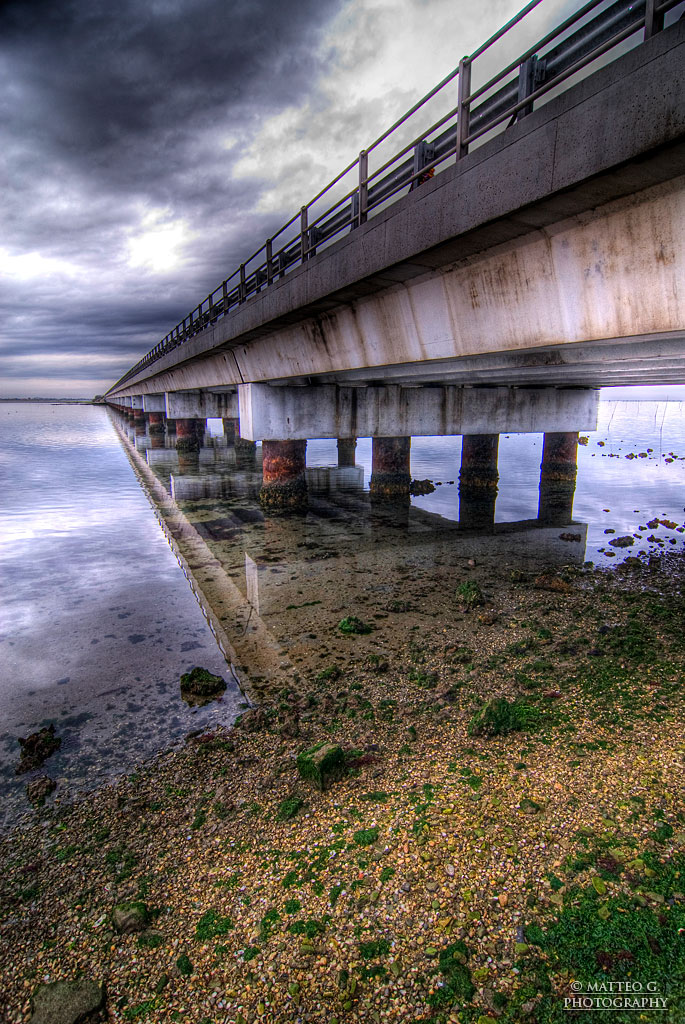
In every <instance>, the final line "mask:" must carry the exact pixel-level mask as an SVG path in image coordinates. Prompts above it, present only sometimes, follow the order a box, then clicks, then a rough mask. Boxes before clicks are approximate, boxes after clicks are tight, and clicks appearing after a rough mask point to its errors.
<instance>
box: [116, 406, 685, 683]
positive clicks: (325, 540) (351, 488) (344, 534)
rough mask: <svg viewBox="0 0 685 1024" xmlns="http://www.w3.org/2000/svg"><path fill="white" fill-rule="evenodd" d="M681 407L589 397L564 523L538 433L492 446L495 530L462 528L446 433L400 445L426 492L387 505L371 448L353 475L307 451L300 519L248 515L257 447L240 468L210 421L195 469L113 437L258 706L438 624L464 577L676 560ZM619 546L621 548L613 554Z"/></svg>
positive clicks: (492, 589) (326, 445) (254, 511)
mask: <svg viewBox="0 0 685 1024" xmlns="http://www.w3.org/2000/svg"><path fill="white" fill-rule="evenodd" d="M682 412H683V409H682V405H681V404H680V403H678V402H671V403H665V402H660V403H649V402H639V403H634V402H632V403H631V402H602V403H601V404H600V413H599V419H598V427H597V430H596V431H594V432H592V433H589V434H585V435H582V436H581V443H580V444H579V446H578V477H577V486H576V490H575V500H574V507H573V513H572V515H568V517H567V520H563V521H555V524H554V525H549V524H545V523H544V522H541V521H539V520H538V519H537V516H538V501H539V479H540V461H541V453H542V445H543V435H542V434H518V435H515V434H512V435H502V436H501V437H500V444H499V472H500V479H499V491H498V495H497V501H496V507H495V515H494V522H493V523H490V525H489V526H488V525H486V526H485V527H484V528H481V529H478V528H473V527H472V528H469V529H463V528H462V527H461V526H460V524H459V512H460V509H459V494H458V479H459V468H460V457H461V438H459V437H430V438H413V439H412V442H411V474H412V477H413V478H414V479H418V480H429V481H431V482H432V485H433V487H434V490H433V491H432V493H429V494H426V495H422V496H420V497H413V498H412V499H411V503H410V504H407V505H405V506H402V505H400V506H397V505H395V506H393V505H387V506H385V507H384V506H383V505H378V504H377V503H376V504H374V503H372V502H370V500H369V479H370V474H371V440H370V439H368V438H367V439H359V440H358V443H357V448H356V465H355V466H353V467H345V468H339V467H338V466H337V447H336V442H335V441H334V440H333V441H331V440H312V441H309V442H308V445H307V467H308V468H307V483H308V492H309V505H308V509H307V512H306V514H297V515H285V516H283V515H273V514H267V515H264V514H263V513H262V511H261V509H260V506H259V501H258V495H259V488H260V486H261V466H260V449H259V447H257V448H256V450H255V452H254V454H253V456H252V463H251V464H250V462H249V460H248V461H247V462H245V460H244V456H243V457H242V461H241V459H240V457H238V458H237V456H236V450H235V449H234V448H233V447H232V446H231V444H230V443H229V441H228V440H227V438H225V437H224V436H223V427H222V424H221V421H211V420H210V421H209V422H208V431H207V433H206V434H205V437H204V441H203V446H202V448H201V451H200V453H199V456H198V457H197V460H196V462H195V463H194V464H193V463H192V460H190V461H188V460H186V461H185V463H184V464H180V463H179V459H178V456H177V454H176V452H175V450H174V449H173V443H174V442H173V437H172V438H171V439H168V440H167V442H166V444H167V447H166V448H165V449H163V450H154V449H152V448H151V447H150V445H151V442H150V438H147V437H145V436H140V435H139V436H136V433H135V431H133V430H132V429H131V428H129V427H126V426H125V425H123V424H121V423H120V430H121V436H122V438H123V440H124V444H125V445H127V446H135V449H136V451H137V459H138V462H139V465H140V466H141V467H142V470H141V472H143V474H147V479H148V483H149V481H150V480H152V481H154V482H155V484H156V486H157V488H159V485H160V483H161V484H162V485H163V488H164V490H161V488H159V489H160V493H161V494H162V495H163V499H162V504H164V503H165V502H166V501H168V495H172V496H173V499H174V500H173V501H171V502H170V503H169V505H168V510H171V514H172V515H173V516H176V517H177V522H176V525H175V527H174V530H175V531H176V534H177V539H178V541H179V544H180V546H181V549H182V550H184V546H185V549H186V550H187V551H188V552H189V553H188V557H189V560H190V561H191V564H193V559H194V560H195V564H196V576H197V579H198V581H199V584H200V587H201V589H202V592H203V593H204V595H205V597H206V599H207V601H208V602H209V604H210V605H211V606H212V607H213V608H214V609H215V611H216V612H217V614H218V616H219V618H220V620H221V623H222V626H223V628H224V629H225V631H226V635H227V641H228V643H229V644H230V645H231V647H232V648H233V650H234V652H235V653H234V659H235V662H236V664H237V665H238V666H240V671H241V672H242V676H243V681H244V684H245V686H246V689H247V690H248V691H249V692H250V693H251V694H252V696H254V697H257V698H258V697H260V696H261V695H262V694H263V693H264V692H266V691H270V693H271V695H273V693H275V692H277V691H278V689H279V688H280V687H282V686H286V685H288V683H289V681H290V680H291V677H292V673H293V672H295V673H306V674H316V673H317V672H318V671H320V670H321V668H322V667H325V666H326V665H329V664H332V663H335V664H337V665H338V666H341V665H342V666H347V667H348V668H349V669H350V671H353V668H354V663H355V659H357V660H358V659H360V658H362V659H363V658H368V657H369V656H372V657H375V658H377V659H381V660H383V659H385V658H387V657H392V654H393V651H396V650H397V649H398V648H400V647H402V646H406V644H407V643H410V642H411V638H412V636H413V635H414V631H419V633H420V631H421V630H422V629H423V628H427V627H429V626H430V625H431V624H433V623H434V619H435V618H436V617H439V616H444V617H450V618H453V617H455V616H457V617H458V615H459V609H458V602H456V604H455V597H454V595H455V593H456V592H457V588H458V586H459V585H460V583H463V582H464V580H465V579H467V578H468V577H469V575H477V576H478V578H479V581H480V582H481V584H482V586H483V587H484V588H485V590H486V594H489V595H490V596H494V595H496V590H497V583H498V580H500V579H502V574H503V573H511V572H512V571H514V570H519V571H520V570H523V571H525V572H527V573H530V574H531V578H532V576H533V575H537V574H539V573H541V572H544V571H545V570H546V569H547V568H549V567H550V566H552V567H557V568H559V567H563V566H565V565H571V566H576V567H579V566H582V565H583V563H585V562H592V563H594V564H596V565H601V566H611V565H616V564H619V563H620V562H622V561H623V560H624V559H625V558H626V557H628V556H632V557H635V556H636V555H637V556H639V557H648V556H650V554H651V553H653V552H655V551H659V550H662V549H665V550H669V551H671V550H682V548H683V543H684V539H685V526H684V525H683V523H684V521H685V516H684V515H683V496H684V495H685V489H684V487H683V484H685V463H684V462H683V461H682V460H681V458H680V455H681V454H683V455H685V430H684V426H683V417H682ZM237 462H240V465H237ZM179 516H180V519H178V517H179ZM655 519H661V520H664V522H663V523H655ZM648 523H649V524H650V525H649V526H648V525H647V524H648ZM179 524H181V525H179ZM172 532H173V531H172ZM626 536H628V540H632V542H633V543H632V544H629V543H627V542H625V543H626V546H625V547H618V546H615V545H611V540H615V539H617V538H619V537H626ZM206 567H208V568H206ZM205 570H206V571H205ZM349 615H357V616H360V617H362V618H363V620H364V621H365V622H366V623H367V625H371V626H372V627H373V629H372V631H371V632H370V633H369V634H367V635H364V636H359V637H356V638H355V639H354V641H353V642H351V641H350V639H349V637H345V636H343V635H341V633H340V630H339V628H338V624H339V622H340V621H341V620H342V619H343V618H345V617H346V616H349Z"/></svg>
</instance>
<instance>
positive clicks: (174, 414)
mask: <svg viewBox="0 0 685 1024" xmlns="http://www.w3.org/2000/svg"><path fill="white" fill-rule="evenodd" d="M165 399H166V414H167V416H168V417H169V418H170V419H172V420H189V419H207V417H208V416H211V417H216V418H219V417H223V416H233V417H235V416H237V415H238V395H237V393H236V392H235V391H223V392H219V391H203V390H194V391H173V392H172V391H170V392H167V394H166V395H165Z"/></svg>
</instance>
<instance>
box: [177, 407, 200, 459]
mask: <svg viewBox="0 0 685 1024" xmlns="http://www.w3.org/2000/svg"><path fill="white" fill-rule="evenodd" d="M203 432H204V420H197V419H178V420H176V451H177V452H178V465H179V469H181V470H192V469H196V468H197V466H198V464H199V461H200V447H201V444H202V441H201V438H202V434H203Z"/></svg>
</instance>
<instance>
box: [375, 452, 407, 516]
mask: <svg viewBox="0 0 685 1024" xmlns="http://www.w3.org/2000/svg"><path fill="white" fill-rule="evenodd" d="M410 450H411V438H410V437H374V438H373V440H372V444H371V486H370V492H371V500H372V501H401V502H407V504H408V503H409V486H410V484H411V473H410V471H409V457H410Z"/></svg>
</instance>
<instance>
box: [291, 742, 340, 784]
mask: <svg viewBox="0 0 685 1024" xmlns="http://www.w3.org/2000/svg"><path fill="white" fill-rule="evenodd" d="M297 770H298V772H299V773H300V777H301V778H303V779H305V780H306V781H307V782H311V783H313V785H315V786H316V788H317V789H319V790H321V791H323V790H324V789H328V788H329V786H331V785H332V784H333V783H334V782H337V781H338V780H339V779H342V778H343V777H344V776H345V775H346V774H347V768H346V766H345V755H344V753H343V750H342V747H341V746H339V745H338V744H337V743H328V742H326V741H325V740H323V741H322V742H321V743H317V744H316V745H315V746H313V747H310V749H309V750H303V751H301V752H300V753H299V754H298V755H297Z"/></svg>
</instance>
